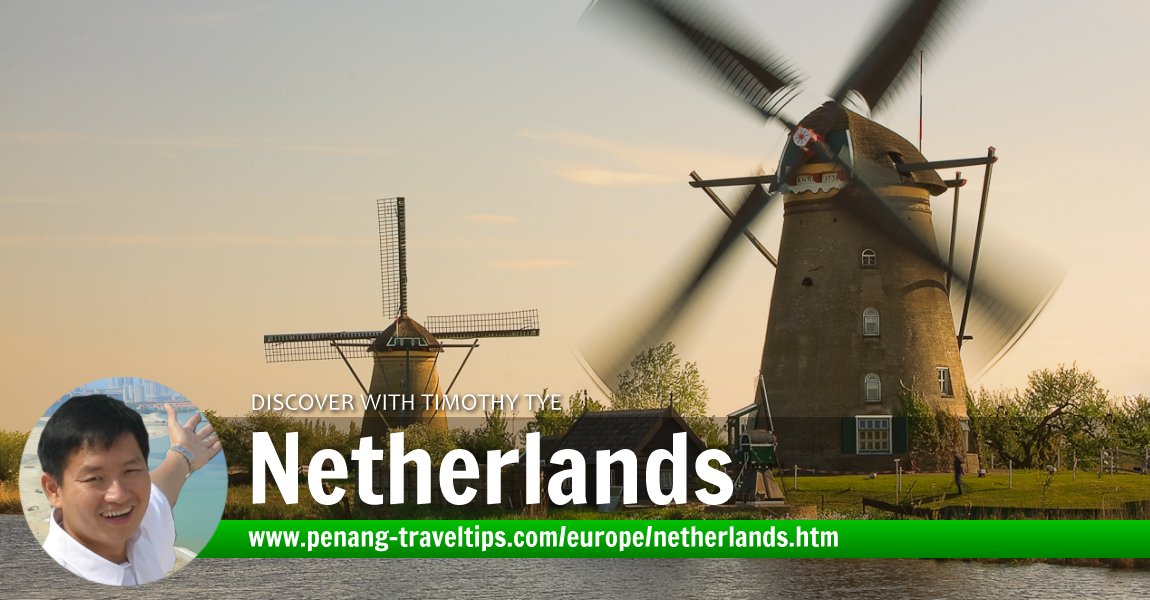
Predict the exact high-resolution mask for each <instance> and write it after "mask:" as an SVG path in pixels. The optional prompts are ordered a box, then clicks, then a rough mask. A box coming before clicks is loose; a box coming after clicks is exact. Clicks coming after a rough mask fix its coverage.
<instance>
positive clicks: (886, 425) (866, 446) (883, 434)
mask: <svg viewBox="0 0 1150 600" xmlns="http://www.w3.org/2000/svg"><path fill="white" fill-rule="evenodd" d="M890 423H891V418H890V416H866V417H855V425H856V427H857V430H856V431H857V435H856V436H855V439H857V440H858V446H857V447H856V449H857V451H858V453H859V454H890Z"/></svg>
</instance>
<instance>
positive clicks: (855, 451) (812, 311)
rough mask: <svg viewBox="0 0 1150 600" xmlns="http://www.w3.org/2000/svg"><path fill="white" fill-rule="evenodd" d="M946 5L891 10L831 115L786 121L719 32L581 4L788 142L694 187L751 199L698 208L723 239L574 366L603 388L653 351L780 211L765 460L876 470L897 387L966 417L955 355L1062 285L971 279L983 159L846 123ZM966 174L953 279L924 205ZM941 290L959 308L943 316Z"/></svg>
mask: <svg viewBox="0 0 1150 600" xmlns="http://www.w3.org/2000/svg"><path fill="white" fill-rule="evenodd" d="M955 4H957V2H947V1H944V0H907V1H904V2H903V3H902V4H901V6H900V7H899V8H898V9H896V11H895V12H894V13H893V15H892V17H891V18H890V19H889V20H888V22H887V23H886V25H885V26H883V27H881V28H880V29H879V31H878V32H876V35H875V36H874V38H873V39H872V41H871V43H870V44H869V46H868V47H867V48H866V49H865V50H864V52H863V53H862V54H860V55H859V57H858V59H857V60H856V62H855V64H854V65H853V67H852V68H851V69H850V70H848V72H847V75H846V77H844V78H843V80H842V83H841V84H840V85H839V86H838V87H837V88H836V89H835V91H834V92H833V93H832V94H831V100H830V101H828V102H826V103H825V104H823V105H822V106H821V107H819V108H817V109H815V110H814V111H813V112H811V113H810V114H808V115H806V116H805V117H804V118H802V119H801V120H799V121H797V122H795V121H791V120H790V119H789V118H788V117H786V116H784V114H783V110H784V109H785V107H786V105H787V104H788V103H789V102H790V101H791V100H792V99H793V98H794V97H795V96H796V95H797V93H798V92H797V84H798V82H799V77H798V76H797V74H796V73H795V71H794V70H792V69H791V68H789V67H788V66H787V64H786V63H785V62H784V61H783V60H782V59H781V58H779V56H778V54H777V53H775V52H774V51H772V50H769V49H767V48H766V47H764V46H762V45H760V44H756V43H753V42H750V41H749V40H750V39H751V37H750V36H749V35H747V34H746V33H744V32H741V31H739V29H738V28H737V27H735V26H733V25H731V24H730V20H726V21H724V20H722V19H720V18H718V17H717V16H716V15H715V14H714V13H713V12H706V9H703V8H699V7H698V6H697V5H692V4H690V3H687V2H678V1H674V0H616V1H609V0H601V1H600V2H597V3H596V4H595V5H594V6H593V7H592V9H591V10H590V11H589V15H594V16H595V17H596V18H611V19H630V20H631V22H632V23H634V24H636V26H637V27H642V28H643V29H644V30H646V31H648V32H653V33H656V34H659V35H661V36H662V37H664V38H666V39H668V40H670V41H671V42H673V43H675V44H677V45H678V47H679V48H680V49H681V50H682V51H683V52H684V53H685V54H686V55H687V56H688V57H689V58H690V59H691V61H692V62H693V63H694V65H695V66H696V67H698V70H700V71H702V72H703V73H704V74H705V75H706V76H707V77H709V78H710V79H712V80H713V82H714V83H715V84H717V85H718V86H719V87H721V88H723V89H724V90H725V91H727V92H729V93H730V94H732V95H734V96H735V97H737V98H738V99H740V100H741V101H742V102H743V103H745V104H746V105H747V106H749V107H750V108H752V109H753V110H754V111H755V112H756V114H758V115H759V116H760V117H762V118H764V119H766V120H767V121H768V122H771V121H773V122H778V123H781V124H782V125H783V126H784V127H786V129H787V131H788V134H789V136H788V140H787V144H786V149H785V150H784V152H783V155H782V157H781V159H780V161H779V167H778V169H777V172H776V173H774V174H771V175H764V176H757V177H744V178H734V179H722V180H709V181H707V180H701V178H698V177H697V176H695V174H692V175H693V177H694V178H695V181H694V182H692V183H691V185H692V186H694V187H701V188H705V189H708V191H709V188H712V187H718V186H722V185H742V186H747V185H749V186H751V187H750V191H749V192H748V193H747V195H746V196H745V198H744V199H743V200H742V201H741V203H740V204H739V205H738V206H737V207H736V209H735V210H733V211H732V210H729V209H727V208H726V207H725V205H722V202H721V200H719V199H718V197H717V196H714V195H713V194H712V199H713V200H715V201H716V202H717V203H719V204H720V206H721V208H723V209H724V211H725V212H726V213H727V215H728V216H729V217H730V219H731V223H730V225H729V227H727V228H726V229H725V231H723V233H722V234H721V235H720V237H719V239H717V240H714V241H712V242H710V243H709V244H707V245H706V247H705V249H704V251H703V252H702V255H703V257H702V258H701V259H700V261H699V263H698V264H697V265H696V266H695V268H694V270H693V271H691V272H690V273H689V275H688V277H686V278H684V279H683V280H682V281H679V282H677V283H676V284H675V285H674V286H673V287H672V289H673V292H672V293H671V294H670V297H669V298H668V301H667V303H666V306H665V307H664V308H663V309H662V310H650V309H648V314H650V315H652V317H651V318H650V319H649V321H648V322H646V323H642V324H640V325H639V326H637V327H636V328H635V331H636V333H635V334H634V335H633V336H631V337H630V338H627V339H624V340H623V341H622V342H620V343H618V344H616V345H615V346H614V347H613V348H607V349H604V348H596V349H595V350H594V351H592V352H588V353H587V354H586V355H585V356H586V359H587V362H588V363H589V365H590V367H591V368H592V369H593V370H594V372H595V373H596V375H598V377H599V379H600V380H601V381H603V382H605V383H607V384H608V385H610V383H611V382H612V381H613V380H614V377H615V374H617V373H619V372H621V371H622V370H623V367H625V366H626V364H627V363H628V362H629V361H630V359H631V357H632V356H634V355H635V354H636V353H637V352H638V351H640V350H642V349H644V348H647V347H650V346H652V345H654V344H657V343H659V342H660V341H661V340H662V339H663V337H664V336H665V335H666V333H667V331H668V330H669V329H670V327H671V326H672V324H673V323H674V322H675V320H676V319H677V317H678V315H679V314H680V313H681V312H682V309H683V308H684V307H685V306H686V305H687V304H688V303H689V302H690V301H691V299H692V298H693V297H694V296H695V295H696V292H697V291H698V289H699V288H700V287H701V286H702V285H703V284H704V283H705V282H706V280H707V279H708V278H709V276H710V275H711V274H712V273H713V272H714V270H715V269H714V268H715V266H716V265H717V264H718V263H719V262H720V261H721V260H723V259H724V258H725V256H726V255H727V254H728V250H729V249H730V247H731V246H732V245H733V244H734V243H735V242H736V240H738V238H740V237H742V236H744V235H747V236H748V237H751V236H750V234H749V233H748V232H747V231H746V230H747V228H748V227H749V226H750V225H751V223H752V222H753V221H754V219H755V217H757V216H758V215H759V214H761V213H762V212H763V210H764V209H765V208H767V207H768V206H770V205H771V204H772V203H775V202H777V201H778V200H779V199H781V200H782V203H783V213H784V217H783V230H782V237H781V240H780V243H779V252H778V259H777V261H776V260H775V259H774V257H773V256H771V255H770V253H769V252H766V251H765V250H763V251H764V253H765V255H766V256H767V257H768V259H769V260H771V261H772V262H773V263H775V264H776V266H777V270H776V272H775V280H774V281H775V283H774V289H773V292H772V297H771V300H770V306H769V309H770V314H769V320H768V325H767V332H766V340H765V343H764V348H763V354H762V361H761V368H760V371H759V373H758V377H757V385H756V386H755V388H756V391H755V396H754V401H755V405H756V406H757V407H758V410H757V413H758V415H757V419H756V424H755V425H754V427H755V428H760V429H766V428H771V429H774V430H775V431H776V432H777V434H778V436H779V439H780V442H781V443H780V446H779V449H778V456H779V459H780V461H781V462H782V463H783V464H787V465H801V466H802V467H805V468H813V469H817V470H847V471H874V470H889V469H890V468H891V466H892V462H891V459H892V458H899V457H903V458H905V457H906V453H907V447H906V441H907V436H906V421H905V419H904V418H900V416H899V415H900V413H901V412H902V410H903V406H902V401H901V399H900V391H902V390H909V391H912V392H914V393H916V394H917V395H918V396H920V397H922V398H924V399H926V400H928V401H931V402H932V403H934V404H935V405H936V406H938V407H940V408H941V409H942V410H944V411H946V412H948V413H949V414H951V415H953V416H954V417H955V418H956V419H958V420H960V421H962V420H965V418H966V409H965V400H964V398H965V395H966V377H965V373H964V369H963V356H962V355H960V348H963V342H964V341H966V342H967V343H968V348H969V349H970V350H971V352H970V353H967V355H966V359H967V361H968V365H969V364H970V363H978V364H979V365H980V366H983V367H985V366H986V365H990V364H993V363H994V362H995V361H996V360H997V359H998V358H1000V357H1001V356H1002V355H1003V354H1004V353H1005V352H1006V351H1008V350H1009V349H1010V348H1011V347H1012V346H1013V345H1014V344H1015V343H1016V342H1017V341H1018V339H1019V338H1020V337H1021V335H1022V334H1023V333H1024V332H1025V331H1026V329H1027V328H1028V327H1029V326H1030V324H1031V323H1032V322H1033V320H1034V319H1035V318H1036V317H1037V315H1038V314H1039V312H1040V311H1041V309H1042V308H1043V307H1044V306H1045V304H1046V302H1047V301H1048V300H1049V298H1050V297H1051V295H1052V294H1053V292H1054V290H1055V289H1056V288H1057V285H1058V283H1059V281H1060V279H1061V278H1060V276H1057V277H1056V276H1050V277H1035V276H1034V274H1033V273H1027V274H1026V276H1025V277H1014V276H1008V277H987V276H983V277H981V278H978V279H977V280H976V277H975V275H976V267H977V264H978V253H979V246H980V239H981V232H982V223H983V214H984V213H983V212H981V211H984V209H985V206H986V199H987V194H988V188H987V186H988V185H989V180H990V172H991V165H992V164H993V163H994V162H995V160H996V158H995V156H994V149H993V148H991V149H990V151H989V152H988V154H987V156H984V157H978V158H972V159H957V160H946V161H936V162H930V161H928V160H927V159H926V158H925V157H924V156H923V155H922V154H921V153H920V152H919V150H918V149H917V148H915V146H914V145H913V144H911V143H910V142H909V141H907V140H906V139H904V138H902V137H901V136H899V135H898V134H896V133H894V132H893V131H891V130H889V129H887V128H885V127H883V126H882V125H879V124H878V123H876V122H874V121H872V120H871V119H869V118H868V117H865V116H863V115H861V114H859V112H856V111H855V110H851V109H850V108H848V106H847V104H848V103H850V102H851V101H852V100H853V101H854V104H855V105H858V104H859V101H861V103H862V105H863V106H862V108H861V109H860V110H863V111H865V110H866V108H869V109H870V111H871V113H872V114H873V113H875V112H878V111H880V110H881V109H882V108H883V107H884V102H889V99H890V96H891V93H890V92H891V91H893V90H895V89H896V88H898V87H899V86H900V85H901V84H902V83H905V80H906V79H907V77H908V76H909V74H910V73H912V72H913V70H914V69H913V67H912V64H913V57H914V56H915V55H916V54H917V52H916V51H917V49H918V48H920V47H922V46H924V45H926V44H928V43H930V42H931V41H933V39H934V38H935V37H936V35H935V33H934V32H936V31H937V30H938V29H939V25H940V23H941V22H943V21H945V20H946V19H947V17H948V15H950V14H951V13H952V12H953V10H954V5H955ZM972 165H981V166H984V168H985V169H986V176H985V177H984V183H983V190H982V192H983V194H982V208H981V209H980V214H979V229H978V233H977V234H976V239H975V243H974V251H973V253H972V256H971V257H970V259H969V264H970V267H969V270H967V269H963V270H962V271H963V272H961V273H960V272H959V270H958V269H956V267H955V261H954V246H953V239H954V233H953V230H952V235H951V240H952V245H951V250H950V252H949V255H948V256H947V257H946V258H943V256H942V252H940V250H939V247H938V243H937V240H936V239H935V234H934V226H933V222H932V215H931V206H930V198H931V196H937V195H939V194H942V193H944V192H946V191H947V189H948V188H951V187H953V188H955V189H956V192H955V194H956V199H957V188H959V187H961V186H962V184H963V183H964V181H963V180H962V179H961V177H959V176H956V177H955V179H954V180H950V181H944V180H943V179H942V177H940V176H939V174H938V173H937V170H938V169H942V168H954V167H960V166H972ZM764 186H765V187H764ZM956 202H957V200H956ZM960 260H962V261H963V262H966V259H963V258H960ZM999 266H1001V265H999ZM952 293H953V294H954V296H955V297H956V298H957V297H962V296H963V295H964V296H965V299H964V301H963V309H962V311H961V317H960V318H959V319H956V318H955V317H954V315H953V313H952V309H951V302H950V297H951V295H952ZM764 308H766V307H764ZM956 321H958V322H959V323H960V324H959V325H958V327H957V328H956ZM968 322H969V324H970V331H969V333H970V334H972V335H969V336H968V335H967V324H968ZM956 329H957V331H956ZM975 355H977V356H975Z"/></svg>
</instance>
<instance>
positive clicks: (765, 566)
mask: <svg viewBox="0 0 1150 600" xmlns="http://www.w3.org/2000/svg"><path fill="white" fill-rule="evenodd" d="M0 540H2V542H0V597H4V598H28V599H35V598H116V597H122V596H123V595H124V594H122V590H119V589H117V588H109V587H105V586H101V585H98V584H94V583H88V582H86V581H84V580H82V579H80V578H78V577H75V576H74V575H71V574H70V573H68V572H66V571H64V570H63V568H61V567H59V566H58V565H56V563H55V562H53V561H52V559H51V558H49V557H48V555H47V554H45V553H44V551H43V550H41V549H40V547H39V545H38V544H37V543H36V541H35V539H34V538H33V537H32V535H31V533H29V531H28V527H27V526H26V525H25V523H24V519H23V518H22V517H20V516H19V515H0ZM133 592H135V593H132V594H131V595H132V597H134V598H142V599H147V598H155V599H162V600H170V599H173V598H191V597H196V598H240V597H242V598H245V599H246V600H254V599H258V598H277V599H278V598H350V597H385V598H490V597H506V598H539V597H547V598H549V599H550V598H556V599H565V598H571V599H576V598H578V599H583V598H608V597H614V598H655V597H666V598H716V599H718V598H722V599H729V598H767V599H772V598H778V599H780V600H798V599H802V598H850V599H852V600H853V599H866V598H879V599H882V600H890V599H892V598H935V599H954V600H960V599H961V600H983V599H985V600H1003V599H1004V598H1009V599H1010V600H1030V599H1035V600H1038V599H1044V600H1045V599H1049V600H1060V599H1064V598H1065V599H1075V600H1080V599H1083V598H1091V599H1095V598H1096V599H1099V600H1109V599H1113V600H1126V599H1129V598H1150V573H1147V572H1141V571H1116V570H1110V569H1103V568H1091V567H1060V566H1054V565H1043V564H1031V565H997V564H984V563H968V562H958V561H932V560H900V561H896V560H824V561H819V560H778V559H774V560H765V559H764V560H743V559H738V560H736V559H708V560H703V559H697V560H691V559H666V560H635V559H631V560H628V559H582V560H579V559H563V560H547V559H499V560H486V559H467V560H464V559H457V560H449V559H402V560H400V559H390V560H389V559H377V560H338V559H312V560H307V559H293V560H284V559H264V560H239V559H206V558H201V559H196V560H195V561H193V562H192V563H191V564H190V565H188V566H187V567H185V568H183V569H181V570H180V571H177V572H176V573H175V574H173V575H172V576H171V577H169V578H168V579H166V580H164V581H162V582H158V583H155V584H152V585H148V586H144V587H143V588H141V589H138V590H133Z"/></svg>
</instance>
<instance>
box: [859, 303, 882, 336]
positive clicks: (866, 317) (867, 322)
mask: <svg viewBox="0 0 1150 600" xmlns="http://www.w3.org/2000/svg"><path fill="white" fill-rule="evenodd" d="M871 325H873V327H871ZM880 326H881V322H880V321H879V314H878V309H877V308H875V307H873V306H868V307H867V308H866V309H864V310H863V335H864V336H866V337H878V335H879V332H880V331H882V329H881V327H880Z"/></svg>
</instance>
